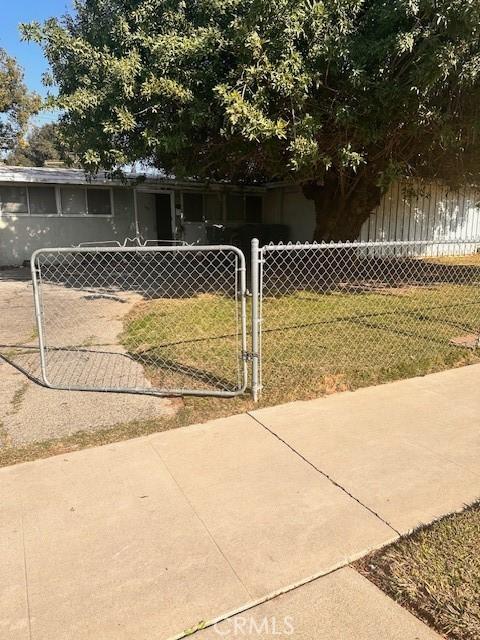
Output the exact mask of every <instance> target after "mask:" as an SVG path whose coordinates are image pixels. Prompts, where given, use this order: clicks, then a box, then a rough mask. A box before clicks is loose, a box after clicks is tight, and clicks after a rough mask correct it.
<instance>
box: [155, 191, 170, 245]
mask: <svg viewBox="0 0 480 640" xmlns="http://www.w3.org/2000/svg"><path fill="white" fill-rule="evenodd" d="M155 213H156V217H157V239H158V240H173V233H172V206H171V200H170V194H169V193H156V194H155Z"/></svg>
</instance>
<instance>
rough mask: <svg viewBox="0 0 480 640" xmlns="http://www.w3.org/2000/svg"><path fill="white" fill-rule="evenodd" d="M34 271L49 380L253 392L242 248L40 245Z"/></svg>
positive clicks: (69, 386)
mask: <svg viewBox="0 0 480 640" xmlns="http://www.w3.org/2000/svg"><path fill="white" fill-rule="evenodd" d="M31 270H32V281H33V290H34V301H35V312H36V318H37V329H38V341H39V349H40V365H41V376H42V379H43V382H44V384H45V385H47V386H49V387H51V388H55V389H66V390H84V391H111V392H134V393H143V394H150V395H159V396H164V395H168V396H172V395H197V396H220V397H232V396H237V395H240V394H242V393H243V392H244V391H245V389H246V386H247V361H248V354H247V338H246V335H247V332H246V275H245V258H244V255H243V253H242V252H241V251H240V250H239V249H237V248H236V247H232V246H205V247H202V246H175V247H169V246H159V247H148V246H140V247H99V246H96V247H77V248H68V249H67V248H61V249H41V250H38V251H36V252H35V253H34V254H33V255H32V259H31Z"/></svg>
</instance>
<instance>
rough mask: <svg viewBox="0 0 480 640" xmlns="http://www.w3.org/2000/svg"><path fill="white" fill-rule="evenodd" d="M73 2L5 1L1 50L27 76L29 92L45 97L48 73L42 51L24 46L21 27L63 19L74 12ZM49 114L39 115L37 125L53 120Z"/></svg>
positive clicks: (0, 21)
mask: <svg viewBox="0 0 480 640" xmlns="http://www.w3.org/2000/svg"><path fill="white" fill-rule="evenodd" d="M71 7H72V2H71V0H3V1H2V10H1V18H0V47H3V48H4V49H6V51H7V53H9V54H10V55H12V56H14V57H15V58H16V59H17V60H18V62H19V63H20V65H21V66H22V67H23V69H24V72H25V83H26V84H27V86H28V88H29V89H32V90H35V91H37V92H38V93H40V94H41V95H45V94H46V88H45V87H44V86H43V85H42V73H43V72H44V71H46V70H47V69H48V65H47V62H46V60H45V58H44V57H43V53H42V50H41V48H40V47H38V46H37V45H35V44H29V43H26V42H21V40H20V33H19V30H18V25H19V23H20V22H30V21H31V20H38V21H40V22H41V21H43V20H45V19H46V18H50V17H52V16H61V15H63V14H65V13H68V12H69V11H70V10H71ZM51 119H52V116H51V115H50V114H47V113H43V114H40V115H39V116H38V117H37V118H36V119H35V120H36V123H37V124H41V123H42V122H46V121H48V120H51Z"/></svg>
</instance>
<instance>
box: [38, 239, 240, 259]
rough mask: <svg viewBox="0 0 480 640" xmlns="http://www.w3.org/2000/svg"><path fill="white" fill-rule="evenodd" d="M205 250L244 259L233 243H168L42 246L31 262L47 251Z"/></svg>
mask: <svg viewBox="0 0 480 640" xmlns="http://www.w3.org/2000/svg"><path fill="white" fill-rule="evenodd" d="M202 251H203V252H207V251H225V252H227V251H231V252H232V253H235V254H237V255H238V256H239V258H241V259H244V255H243V253H242V251H240V249H239V248H238V247H234V246H233V245H227V244H225V245H222V244H209V245H196V244H188V245H178V246H177V245H175V246H172V245H169V246H164V245H161V246H155V245H154V246H151V245H149V246H144V245H141V246H128V247H125V246H108V247H105V246H88V247H85V246H82V247H44V248H42V249H37V250H36V251H34V252H33V253H32V257H31V262H32V263H33V262H34V261H35V260H36V258H37V256H39V255H41V254H48V253H175V252H202Z"/></svg>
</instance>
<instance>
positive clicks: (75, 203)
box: [60, 187, 112, 216]
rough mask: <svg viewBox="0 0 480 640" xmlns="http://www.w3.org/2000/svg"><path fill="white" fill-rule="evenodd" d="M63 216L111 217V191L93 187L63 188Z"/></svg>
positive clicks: (61, 191) (61, 200)
mask: <svg viewBox="0 0 480 640" xmlns="http://www.w3.org/2000/svg"><path fill="white" fill-rule="evenodd" d="M60 202H61V206H62V214H63V215H66V216H72V215H73V216H75V215H77V216H78V215H86V214H89V215H94V216H111V215H112V202H111V198H110V189H97V188H92V187H87V188H85V187H61V188H60Z"/></svg>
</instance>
